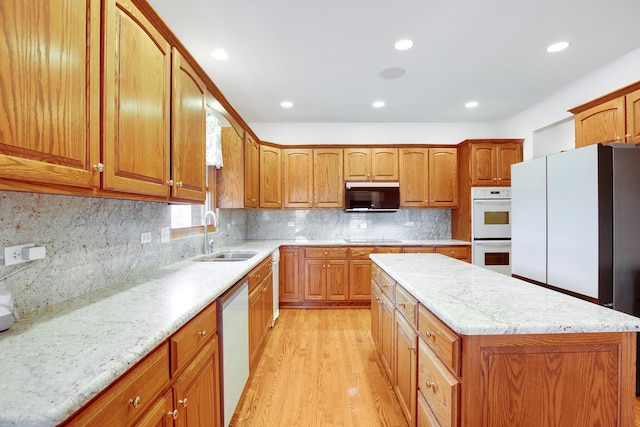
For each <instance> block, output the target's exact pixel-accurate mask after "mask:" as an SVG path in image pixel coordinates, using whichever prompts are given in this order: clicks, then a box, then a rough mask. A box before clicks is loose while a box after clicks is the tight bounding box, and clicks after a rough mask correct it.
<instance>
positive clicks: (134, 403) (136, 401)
mask: <svg viewBox="0 0 640 427" xmlns="http://www.w3.org/2000/svg"><path fill="white" fill-rule="evenodd" d="M141 400H142V399H140V396H136V398H135V399H129V406H133V407H134V408H137V407H138V406H140V401H141Z"/></svg>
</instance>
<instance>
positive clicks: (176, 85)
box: [171, 48, 207, 202]
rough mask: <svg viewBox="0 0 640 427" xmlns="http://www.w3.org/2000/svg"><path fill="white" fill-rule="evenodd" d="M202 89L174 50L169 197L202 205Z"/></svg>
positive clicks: (204, 183) (204, 126)
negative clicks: (171, 183) (170, 183)
mask: <svg viewBox="0 0 640 427" xmlns="http://www.w3.org/2000/svg"><path fill="white" fill-rule="evenodd" d="M204 97H205V86H204V83H203V82H202V80H200V78H199V77H198V75H197V74H196V73H195V71H194V70H193V68H191V66H190V65H189V64H188V63H187V62H186V61H185V60H184V58H183V57H182V55H181V54H180V52H178V50H177V49H175V48H174V49H173V95H172V100H173V105H172V111H171V112H172V114H171V121H172V122H171V123H172V126H171V133H172V138H171V180H172V182H173V185H172V187H171V197H172V198H174V199H179V200H187V201H195V202H204V200H205V197H206V191H207V189H206V160H205V157H206V123H205V121H206V112H205V107H204Z"/></svg>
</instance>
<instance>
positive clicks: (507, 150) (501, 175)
mask: <svg viewBox="0 0 640 427" xmlns="http://www.w3.org/2000/svg"><path fill="white" fill-rule="evenodd" d="M496 161H497V166H496V171H497V175H496V177H497V185H499V186H500V187H510V186H511V165H512V164H514V163H520V162H521V161H522V145H521V144H497V145H496Z"/></svg>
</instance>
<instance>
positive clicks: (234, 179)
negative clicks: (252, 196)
mask: <svg viewBox="0 0 640 427" xmlns="http://www.w3.org/2000/svg"><path fill="white" fill-rule="evenodd" d="M221 137H222V163H223V166H222V167H221V168H220V169H217V170H216V193H217V196H218V204H217V205H216V206H218V207H220V208H243V207H244V142H243V141H242V136H241V135H238V132H236V130H235V129H234V128H233V127H231V126H227V127H223V128H222V129H221Z"/></svg>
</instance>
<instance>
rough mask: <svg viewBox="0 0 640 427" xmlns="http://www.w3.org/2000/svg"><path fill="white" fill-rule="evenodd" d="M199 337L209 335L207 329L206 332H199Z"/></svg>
mask: <svg viewBox="0 0 640 427" xmlns="http://www.w3.org/2000/svg"><path fill="white" fill-rule="evenodd" d="M198 335H200V336H201V337H204V336H206V335H207V330H206V329H205V330H202V331H199V332H198Z"/></svg>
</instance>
